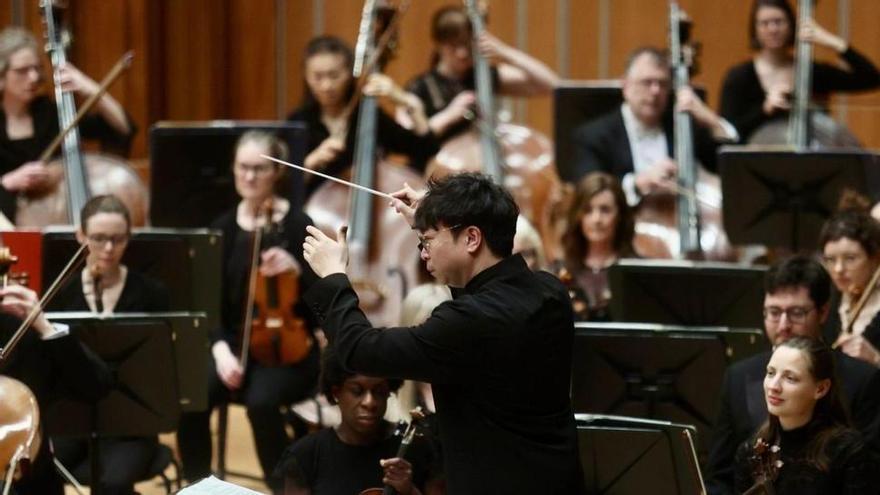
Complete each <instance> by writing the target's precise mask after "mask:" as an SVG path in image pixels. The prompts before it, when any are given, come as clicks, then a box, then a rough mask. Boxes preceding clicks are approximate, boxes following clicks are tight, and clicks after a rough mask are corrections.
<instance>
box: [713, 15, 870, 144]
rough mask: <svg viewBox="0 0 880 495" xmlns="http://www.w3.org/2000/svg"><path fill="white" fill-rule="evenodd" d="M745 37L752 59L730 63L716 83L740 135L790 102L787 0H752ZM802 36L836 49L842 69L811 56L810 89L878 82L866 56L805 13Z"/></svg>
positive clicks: (791, 34)
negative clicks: (719, 80) (721, 80)
mask: <svg viewBox="0 0 880 495" xmlns="http://www.w3.org/2000/svg"><path fill="white" fill-rule="evenodd" d="M749 18H750V22H751V24H750V25H749V40H750V44H751V47H752V49H753V50H754V51H755V55H754V56H753V57H752V60H749V61H746V62H743V63H741V64H739V65H736V66H734V67H733V68H731V69H730V70H729V71H728V72H727V75H726V76H725V78H724V82H723V83H722V89H721V115H722V116H723V117H724V118H726V119H727V120H729V121H730V122H731V123H732V124H733V125H734V126H735V127H736V129H737V131H738V132H739V136H740V138H741V139H742V140H743V141H748V140H749V138H750V137H751V136H752V134H754V132H755V131H756V130H757V129H758V128H760V127H761V126H762V125H763V124H765V123H767V122H768V121H770V120H772V119H773V118H775V117H778V116H780V115H784V114H786V113H787V111H788V110H789V108H790V107H791V95H792V92H793V90H794V57H793V56H792V47H793V46H794V41H795V32H796V31H795V27H796V25H797V22H796V20H795V14H794V11H793V10H792V8H791V5H790V4H789V2H788V1H787V0H755V2H754V3H753V4H752V10H751V15H750V17H749ZM798 32H799V34H800V36H801V38H802V39H804V40H805V41H807V42H809V43H812V44H813V45H816V46H821V47H826V48H829V49H831V50H833V51H834V52H836V53H837V54H838V56H839V57H840V60H841V61H843V62H845V63H846V65H847V69H842V68H840V67H838V66H836V65H830V64H826V63H821V62H814V63H813V69H812V74H813V75H812V81H813V87H812V89H813V95H814V96H818V97H821V98H823V99H824V98H827V97H828V95H829V94H830V93H832V92H836V91H846V92H852V91H866V90H870V89H873V88H876V87H878V86H880V72H878V71H877V68H876V67H875V66H874V64H872V63H871V61H870V60H868V59H867V58H865V56H864V55H862V54H861V53H859V52H858V51H856V50H855V49H854V48H852V47H851V46H850V45H849V43H848V42H847V41H846V40H844V39H843V38H841V37H839V36H837V35H835V34H833V33H830V32H828V31H827V30H825V29H824V28H823V27H822V26H820V25H818V24H817V23H816V21H814V20H813V19H809V20H808V21H807V23H806V25H804V26H801V28H800V29H799V30H798Z"/></svg>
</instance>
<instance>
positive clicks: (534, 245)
mask: <svg viewBox="0 0 880 495" xmlns="http://www.w3.org/2000/svg"><path fill="white" fill-rule="evenodd" d="M513 254H519V255H521V256H522V257H523V259H524V260H525V261H526V265H528V267H529V270H544V269H546V268H547V256H546V254H544V241H543V240H542V239H541V234H539V233H538V229H536V228H535V226H534V225H532V222H529V219H528V218H526V217H525V216H523V215H520V216H518V217H516V234H515V235H514V236H513Z"/></svg>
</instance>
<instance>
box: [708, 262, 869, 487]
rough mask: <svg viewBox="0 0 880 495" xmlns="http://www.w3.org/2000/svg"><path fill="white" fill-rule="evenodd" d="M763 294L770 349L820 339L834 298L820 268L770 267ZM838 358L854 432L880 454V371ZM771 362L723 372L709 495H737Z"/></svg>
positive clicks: (759, 360) (760, 360) (764, 356)
mask: <svg viewBox="0 0 880 495" xmlns="http://www.w3.org/2000/svg"><path fill="white" fill-rule="evenodd" d="M764 292H765V295H764V330H765V332H766V334H767V339H768V340H769V342H770V344H771V345H772V346H774V347H776V348H778V347H779V346H781V345H783V344H784V343H785V342H786V341H787V340H789V339H792V338H804V337H805V338H808V339H811V340H820V339H821V336H822V333H821V332H822V328H821V327H822V323H823V322H824V321H825V319H826V318H827V316H828V312H829V310H830V307H829V299H830V296H831V280H830V278H829V276H828V273H827V272H826V271H825V269H824V268H823V267H822V264H821V263H819V262H818V261H817V260H815V259H813V258H811V257H807V256H794V257H791V258H788V259H786V260H783V261H781V262H779V263H777V264H775V265H773V266H771V267H770V269H769V270H768V271H767V274H766V276H765V280H764ZM834 354H835V356H834V357H835V359H834V367H835V370H836V374H837V376H838V377H839V378H840V382H839V386H840V393H841V399H842V400H843V401H844V403H845V404H846V406H847V410H848V411H849V414H850V417H851V419H852V423H853V426H854V427H855V428H857V429H858V430H859V431H860V433H861V435H862V437H863V439H864V441H865V443H866V444H868V445H869V446H870V448H871V449H872V450H874V451H875V452H877V451H880V370H877V368H875V367H872V366H870V365H868V364H866V363H864V362H862V361H860V360H858V359H854V358H852V357H850V356H848V355H846V354H844V353H842V352H840V351H839V350H837V351H834ZM770 356H771V353H770V352H769V351H768V352H763V353H760V354H756V355H755V356H752V357H750V358H747V359H744V360H742V361H738V362H736V363H734V364H732V365H731V366H729V367H728V368H727V370H726V371H725V374H724V379H723V381H722V388H721V399H720V404H719V408H718V415H717V416H716V419H715V423H714V425H713V428H712V437H711V443H710V448H709V459H708V464H707V467H706V470H707V473H706V488H707V490H708V493H709V494H710V495H727V494H732V493H739V492H735V491H734V479H735V470H734V459H735V457H736V452H737V448H738V447H739V446H740V445H741V444H742V443H743V442H745V441H746V440H748V439H749V438H751V437H752V435H753V434H754V432H755V431H756V430H757V429H758V428H759V427H760V426H761V424H762V423H763V422H764V420H766V418H767V407H768V404H767V403H766V402H765V401H764V400H762V397H763V392H762V390H763V389H762V388H761V383H762V382H763V379H764V376H765V375H766V373H767V369H768V368H767V363H768V361H769V360H770ZM792 493H795V492H792Z"/></svg>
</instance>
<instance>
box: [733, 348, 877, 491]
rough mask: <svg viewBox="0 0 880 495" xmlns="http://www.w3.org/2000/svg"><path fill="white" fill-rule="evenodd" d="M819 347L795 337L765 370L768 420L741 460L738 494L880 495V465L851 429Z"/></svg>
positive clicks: (830, 362) (826, 351)
mask: <svg viewBox="0 0 880 495" xmlns="http://www.w3.org/2000/svg"><path fill="white" fill-rule="evenodd" d="M834 369H835V368H834V356H833V351H832V350H831V348H830V347H828V346H827V345H825V344H824V343H823V342H822V341H821V340H818V339H811V338H806V337H792V338H790V339H788V340H786V341H785V342H783V343H781V344H779V345H778V346H777V347H776V349H775V350H774V351H773V355H772V356H771V357H770V362H769V363H767V372H766V375H765V376H764V399H765V400H766V402H767V411H768V418H767V421H766V422H765V423H764V425H763V426H761V427H760V428H759V429H758V431H757V432H756V433H755V436H754V438H752V439H751V440H750V441H748V442H746V443H744V444H743V445H742V446H740V448H739V450H738V451H737V455H736V489H737V493H775V494H778V495H788V494H797V495H811V494H822V495H834V494H852V495H855V494H859V495H863V494H876V493H880V478H878V477H877V470H878V469H880V462H878V459H877V457H876V453H874V452H873V451H871V450H870V449H868V448H867V447H866V446H865V444H864V443H863V442H862V440H861V434H860V433H859V432H858V431H856V430H854V429H852V428H851V427H850V421H849V417H848V414H847V412H846V409H845V407H844V405H843V403H842V402H841V398H840V384H839V382H838V378H837V376H836V375H835V372H834Z"/></svg>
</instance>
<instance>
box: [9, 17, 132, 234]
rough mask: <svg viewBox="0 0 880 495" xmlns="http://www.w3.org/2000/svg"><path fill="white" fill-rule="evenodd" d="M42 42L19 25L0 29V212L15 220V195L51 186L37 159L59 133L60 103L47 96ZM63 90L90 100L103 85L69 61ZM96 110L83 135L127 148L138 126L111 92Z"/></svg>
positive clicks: (86, 121)
mask: <svg viewBox="0 0 880 495" xmlns="http://www.w3.org/2000/svg"><path fill="white" fill-rule="evenodd" d="M40 51H41V50H40V45H39V44H38V42H37V40H36V39H35V38H34V36H33V35H32V34H31V33H29V32H28V31H26V30H24V29H22V28H19V27H8V28H5V29H4V30H3V31H2V32H0V96H2V106H0V124H2V125H0V174H2V175H0V211H2V212H3V213H4V214H5V215H6V216H7V217H9V218H10V219H14V218H15V196H16V194H19V193H24V192H30V191H37V190H41V189H44V188H46V187H47V186H49V185H50V184H49V183H50V177H49V175H48V173H47V171H46V168H45V166H44V165H45V164H43V163H41V162H39V161H37V158H38V157H39V156H40V154H41V153H42V152H43V150H44V149H45V148H46V147H47V146H48V145H49V143H50V142H51V141H52V140H53V139H54V138H55V136H56V135H57V134H58V133H59V128H58V115H57V109H56V105H55V102H54V101H53V100H52V99H51V98H49V97H48V96H46V95H45V94H42V86H43V81H44V78H45V69H44V66H43V60H42V58H41V57H40V55H39V54H40ZM60 71H61V73H60V81H61V88H62V89H63V90H64V91H72V92H73V93H74V94H75V95H76V96H80V97H82V98H88V97H89V96H91V95H93V94H95V93H96V92H97V91H98V89H99V86H98V84H97V83H96V82H95V81H93V80H92V79H91V78H89V77H88V76H87V75H85V74H83V73H82V72H80V71H79V70H78V69H77V68H76V67H74V66H73V64H70V63H68V64H67V65H66V66H64V67H62V68H61V69H60ZM95 109H96V111H95V112H94V114H91V115H87V116H86V117H84V118H83V120H82V121H80V123H79V125H78V128H79V130H80V133H81V135H82V136H83V137H86V138H95V139H101V140H102V142H104V143H105V144H106V145H107V146H111V147H113V148H114V149H117V150H122V151H123V152H127V150H128V146H129V144H130V141H131V138H132V137H133V135H134V126H133V124H132V123H131V121H130V120H129V119H128V117H127V116H126V114H125V111H124V110H123V109H122V106H121V105H120V104H119V102H117V101H116V100H115V99H114V98H113V97H112V96H111V95H110V94H109V93H104V94H103V95H102V96H101V98H99V99H98V102H97V103H96V105H95Z"/></svg>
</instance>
